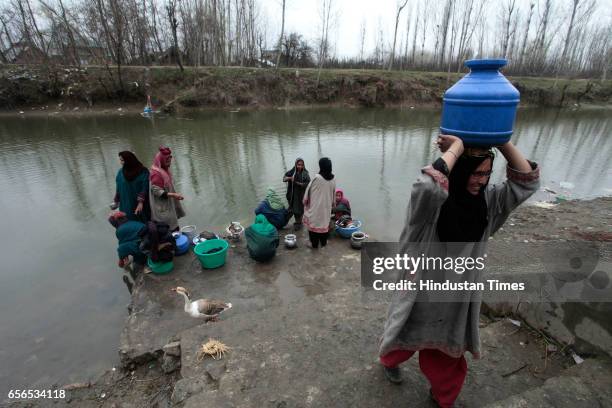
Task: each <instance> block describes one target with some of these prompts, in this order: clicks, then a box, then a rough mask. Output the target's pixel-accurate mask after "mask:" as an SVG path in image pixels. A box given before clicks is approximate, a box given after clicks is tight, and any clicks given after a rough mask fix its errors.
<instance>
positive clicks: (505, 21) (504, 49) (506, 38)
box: [500, 0, 516, 58]
mask: <svg viewBox="0 0 612 408" xmlns="http://www.w3.org/2000/svg"><path fill="white" fill-rule="evenodd" d="M515 10H516V0H507V2H506V4H505V5H504V7H503V8H502V25H503V27H504V32H503V36H502V43H501V49H500V54H501V55H502V56H503V57H504V58H507V57H508V45H509V43H510V36H511V32H510V26H511V24H512V18H513V16H514V12H515Z"/></svg>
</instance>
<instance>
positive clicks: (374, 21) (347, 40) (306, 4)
mask: <svg viewBox="0 0 612 408" xmlns="http://www.w3.org/2000/svg"><path fill="white" fill-rule="evenodd" d="M424 1H427V3H428V4H429V5H430V13H431V14H434V13H439V14H441V12H442V8H443V7H444V3H445V1H444V0H408V5H407V6H406V9H404V11H403V12H402V20H401V21H400V28H399V29H398V41H397V43H398V47H399V44H400V39H401V40H402V41H403V38H404V37H405V24H406V16H407V11H413V12H414V11H415V10H416V8H417V4H419V2H420V3H421V4H422V3H423V2H424ZM505 2H506V1H505V0H488V7H487V10H486V12H485V16H486V18H487V24H488V25H489V26H491V27H496V25H497V24H499V22H498V15H499V7H500V5H501V4H503V3H505ZM529 2H530V0H517V3H516V4H517V6H518V7H519V9H522V10H523V11H524V12H525V13H526V11H527V10H528V7H529ZM597 2H598V6H597V7H598V10H597V12H596V13H595V18H594V20H598V21H599V22H604V21H606V22H607V23H608V24H611V23H612V0H597ZM258 3H259V4H260V6H261V9H262V10H261V12H262V15H263V16H267V21H268V22H269V24H268V27H267V37H268V47H269V48H271V47H272V46H273V42H275V41H277V40H278V35H279V34H280V26H281V10H282V8H281V4H282V3H281V0H259V2H258ZM553 3H554V6H555V12H556V13H557V14H558V15H561V14H563V13H567V12H568V11H569V7H570V6H571V3H572V0H553ZM319 4H320V1H319V0H287V11H286V22H285V32H286V33H290V32H293V31H297V32H298V33H300V34H302V35H304V37H306V38H307V39H308V40H309V41H311V42H313V43H314V41H315V40H316V38H318V37H319V31H320V29H319V27H320V22H319V21H320V17H319ZM333 4H334V8H335V10H336V12H337V13H336V16H337V17H336V21H335V23H336V24H335V25H334V27H333V30H330V40H334V41H333V42H334V43H335V46H336V55H338V56H340V57H342V56H358V55H359V47H360V40H359V30H360V26H361V23H362V22H363V21H365V23H366V45H365V48H366V54H369V53H370V52H371V51H372V50H373V48H374V46H375V35H376V32H377V31H378V26H379V21H380V23H381V26H382V28H383V31H384V39H385V45H386V46H388V44H390V43H391V42H392V41H393V29H394V25H395V10H396V7H397V0H333ZM420 7H422V6H420ZM429 24H430V28H428V30H427V32H428V35H427V37H428V38H429V39H432V38H433V37H434V34H435V26H434V27H431V26H432V20H431V19H430V23H429ZM533 24H534V22H533V21H532V30H534V28H533ZM557 28H558V29H561V27H557ZM534 31H535V30H534ZM562 32H563V33H564V32H565V31H564V30H563V31H562ZM400 37H401V38H400ZM410 38H412V35H410ZM491 41H492V40H491Z"/></svg>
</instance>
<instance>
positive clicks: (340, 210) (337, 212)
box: [332, 188, 351, 221]
mask: <svg viewBox="0 0 612 408" xmlns="http://www.w3.org/2000/svg"><path fill="white" fill-rule="evenodd" d="M332 213H333V214H334V221H338V220H339V219H340V217H342V216H344V215H347V216H349V217H350V216H351V203H349V200H348V199H347V198H346V197H344V191H342V189H340V188H337V189H336V201H335V205H334V208H332Z"/></svg>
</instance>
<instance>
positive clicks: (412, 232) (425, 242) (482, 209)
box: [379, 135, 539, 407]
mask: <svg viewBox="0 0 612 408" xmlns="http://www.w3.org/2000/svg"><path fill="white" fill-rule="evenodd" d="M437 144H438V146H439V148H440V150H441V152H442V156H441V157H440V158H438V159H437V160H436V161H435V162H434V163H433V165H430V166H427V167H425V168H423V169H422V170H421V174H420V175H419V177H418V178H417V180H416V182H415V183H414V184H413V185H412V191H411V195H410V201H409V204H408V211H407V216H406V224H405V226H404V230H403V231H402V234H401V236H400V254H408V256H419V255H421V254H422V253H424V255H425V256H427V257H428V259H431V258H434V259H435V258H438V257H440V258H441V259H445V257H447V256H451V255H452V256H453V257H454V258H453V259H457V260H458V259H459V258H458V257H457V254H460V255H464V256H465V255H468V256H469V257H470V258H474V259H478V258H480V259H486V258H483V256H484V254H485V253H486V249H487V241H488V240H489V237H490V236H491V235H493V234H494V233H495V232H496V231H497V230H498V229H499V228H500V227H501V226H502V225H503V223H504V222H505V221H506V219H507V218H508V215H509V214H510V213H511V212H512V211H513V210H514V209H515V208H516V207H517V206H518V205H520V204H521V203H522V202H524V201H525V200H527V198H529V196H531V195H532V194H533V193H534V192H536V191H537V190H538V187H539V168H538V166H537V164H536V163H533V162H530V161H528V160H526V159H525V158H524V157H523V155H522V154H521V152H520V151H519V150H518V149H517V148H516V147H515V146H514V145H513V144H512V143H511V142H508V143H506V144H504V145H502V146H500V147H497V149H498V150H499V151H500V152H501V153H502V155H503V156H504V157H505V159H506V160H507V162H508V165H507V167H506V181H504V182H502V183H499V184H495V185H489V178H490V176H491V169H492V168H493V159H494V154H493V151H492V150H475V149H466V148H464V146H463V142H462V141H461V139H459V138H457V137H455V136H445V135H441V136H440V137H439V138H438V141H437ZM464 259H465V258H464ZM438 268H440V267H439V266H438ZM459 273H460V272H459V271H458V270H452V269H451V270H450V271H443V270H442V269H436V266H435V265H433V266H431V267H428V268H423V267H422V268H417V270H415V271H405V274H403V276H401V277H400V279H407V280H412V281H414V282H416V285H417V288H418V287H419V286H420V284H419V282H421V283H422V282H423V281H428V280H432V281H435V282H438V281H440V282H444V280H443V279H446V280H449V279H457V280H458V279H460V281H461V282H463V281H466V282H470V283H474V282H482V281H483V276H482V268H481V269H480V270H477V269H474V270H472V271H470V272H469V273H468V272H464V273H462V274H459ZM436 298H437V299H438V301H436ZM481 302H482V293H481V291H478V290H461V291H459V290H458V291H443V292H435V293H434V292H433V291H426V290H421V289H419V290H405V291H398V292H396V293H395V295H394V297H393V300H392V301H391V304H390V307H389V311H388V315H387V321H386V323H385V328H384V332H383V335H382V338H381V341H380V349H379V356H380V361H381V363H382V365H383V367H384V372H385V375H386V377H387V378H388V379H389V380H390V381H391V382H393V383H400V382H401V376H400V370H399V364H401V363H402V362H404V361H406V360H408V359H409V358H410V357H411V356H412V355H413V354H414V353H415V352H417V351H418V352H419V365H420V367H421V371H422V372H423V373H424V374H425V376H426V377H427V379H428V380H429V383H430V385H431V389H430V395H431V397H432V399H433V400H434V401H435V402H436V403H437V404H438V406H440V407H452V406H453V405H454V402H455V400H456V399H457V396H458V395H459V393H460V391H461V388H462V386H463V382H464V380H465V377H466V374H467V363H466V360H465V358H464V356H463V354H464V353H465V352H466V351H469V352H471V353H472V354H473V356H474V357H475V358H479V357H480V337H479V326H478V323H479V315H480V305H481Z"/></svg>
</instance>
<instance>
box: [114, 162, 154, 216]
mask: <svg viewBox="0 0 612 408" xmlns="http://www.w3.org/2000/svg"><path fill="white" fill-rule="evenodd" d="M119 163H121V169H119V171H118V172H117V177H115V184H116V189H115V198H114V204H113V208H114V209H119V211H121V212H123V213H124V214H126V216H127V218H128V220H130V221H140V222H147V221H148V220H149V218H150V216H151V211H150V209H149V170H148V169H147V168H146V167H145V166H143V165H142V163H141V162H140V160H138V158H137V157H136V155H135V154H134V153H132V152H129V151H123V152H119Z"/></svg>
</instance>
